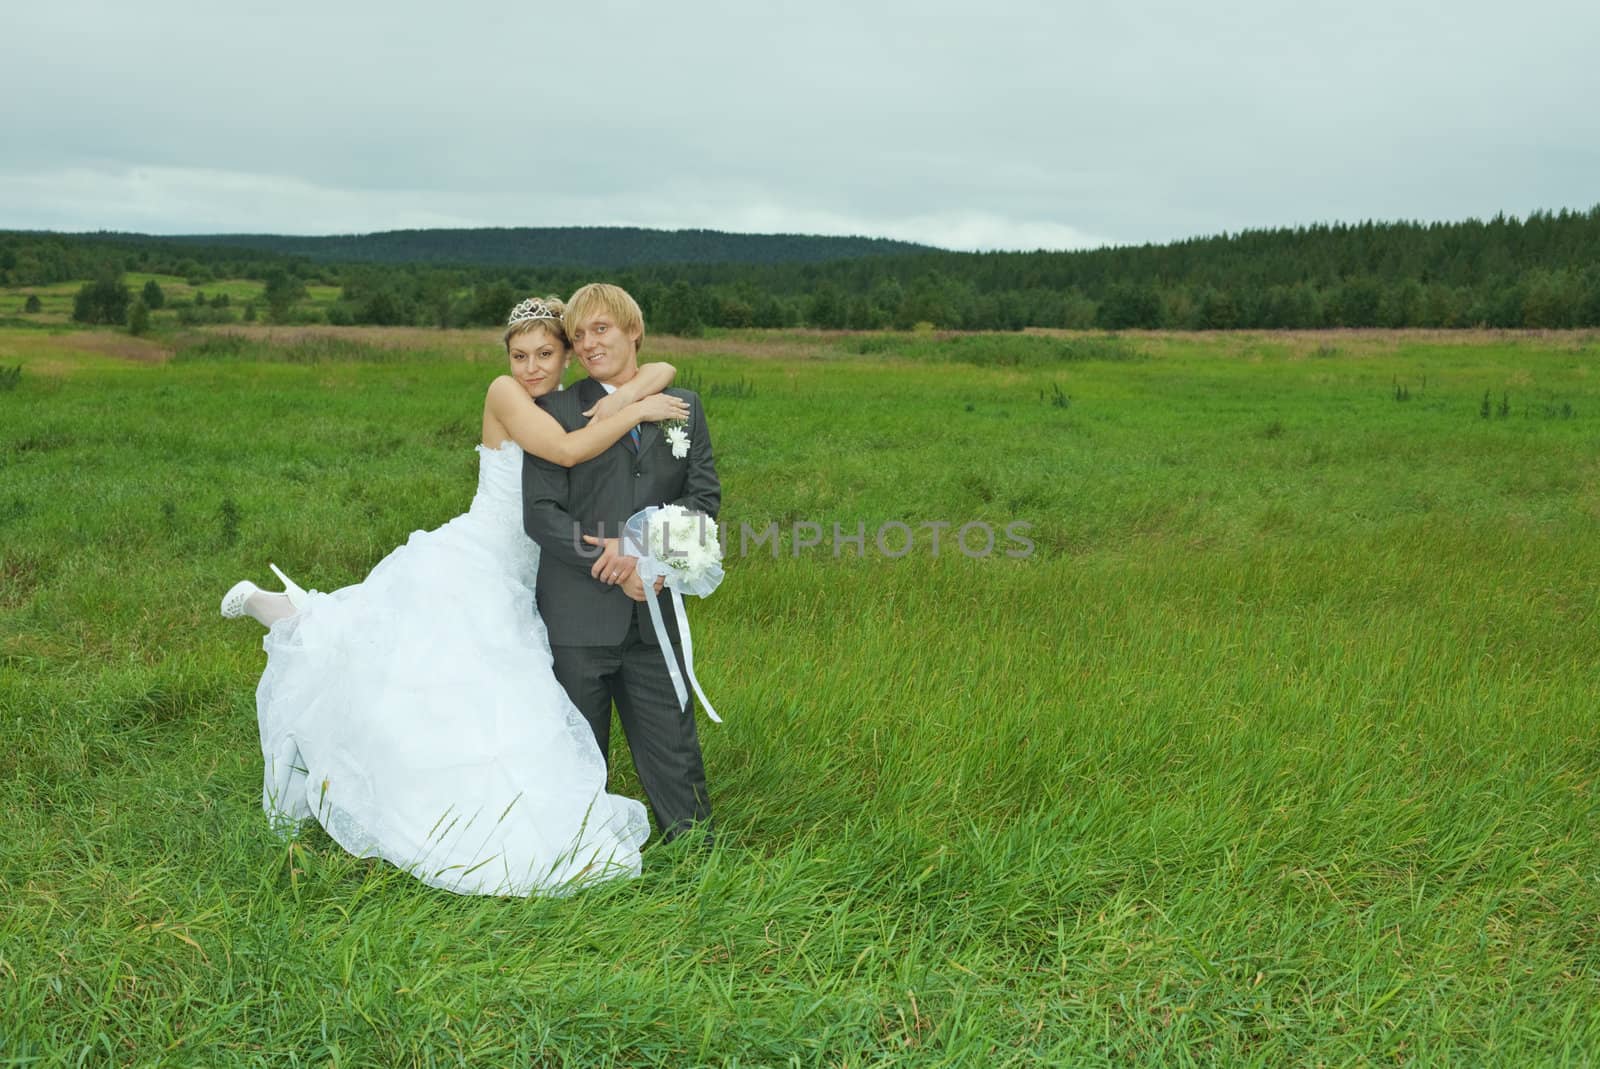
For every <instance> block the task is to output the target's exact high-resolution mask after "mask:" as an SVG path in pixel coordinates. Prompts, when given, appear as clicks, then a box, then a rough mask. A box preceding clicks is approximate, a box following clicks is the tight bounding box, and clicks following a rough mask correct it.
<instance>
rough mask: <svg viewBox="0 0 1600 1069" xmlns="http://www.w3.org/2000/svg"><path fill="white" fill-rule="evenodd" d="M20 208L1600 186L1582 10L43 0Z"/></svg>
mask: <svg viewBox="0 0 1600 1069" xmlns="http://www.w3.org/2000/svg"><path fill="white" fill-rule="evenodd" d="M14 18H17V19H21V20H24V21H25V23H26V25H25V26H24V27H23V32H19V33H16V34H12V35H9V36H8V37H7V39H6V40H5V41H4V42H3V43H0V92H4V93H5V94H6V97H7V99H8V100H11V101H20V102H22V103H21V104H20V106H18V105H15V104H14V105H13V106H12V107H11V108H9V109H8V114H7V116H6V118H5V119H4V120H3V123H4V130H3V133H4V137H3V146H4V147H3V149H0V226H11V227H48V228H57V229H92V228H101V227H105V228H114V229H142V230H151V231H155V232H166V233H176V232H197V231H212V230H234V231H237V230H274V231H283V232H293V233H323V232H350V231H360V230H372V229H387V228H392V227H402V226H427V225H495V226H519V225H530V226H531V225H564V224H636V225H646V226H663V227H677V226H712V227H722V228H725V229H741V230H754V229H760V230H789V231H808V232H827V233H866V234H881V235H885V236H896V237H908V238H913V239H915V240H922V241H930V242H934V243H937V244H944V245H949V246H952V247H1013V248H1014V247H1030V248H1031V247H1038V246H1044V247H1071V246H1076V245H1084V244H1097V243H1100V242H1108V241H1109V242H1117V243H1123V242H1142V241H1162V240H1169V239H1173V238H1178V237H1184V236H1189V235H1193V234H1198V233H1214V232H1217V231H1221V230H1237V229H1241V228H1245V227H1264V226H1275V225H1286V224H1293V223H1299V222H1312V221H1332V220H1356V219H1366V218H1421V219H1449V218H1460V217H1464V216H1468V215H1480V216H1483V215H1489V214H1493V213H1494V212H1496V211H1509V212H1518V213H1520V212H1525V211H1528V210H1531V209H1534V208H1541V207H1543V208H1558V207H1588V206H1590V205H1591V204H1593V203H1595V202H1596V201H1600V192H1597V191H1596V186H1595V184H1594V181H1593V178H1592V176H1593V175H1595V174H1596V173H1600V166H1597V165H1600V150H1597V149H1596V148H1595V147H1594V146H1596V145H1600V122H1597V120H1596V119H1595V118H1594V117H1593V112H1592V107H1591V106H1590V102H1591V101H1592V100H1593V99H1595V98H1596V97H1597V96H1600V77H1597V75H1596V74H1595V73H1594V69H1593V68H1594V66H1595V65H1594V64H1592V63H1590V62H1589V56H1588V55H1587V51H1586V50H1587V49H1588V47H1589V46H1590V44H1591V43H1592V42H1593V40H1595V38H1596V31H1597V30H1600V14H1596V13H1595V10H1594V9H1593V8H1592V7H1591V6H1590V5H1586V4H1580V3H1577V2H1575V0H1564V2H1557V0H1530V2H1528V3H1524V4H1522V5H1519V7H1518V8H1516V9H1515V11H1514V12H1508V11H1507V10H1506V9H1505V8H1504V7H1503V6H1501V5H1490V4H1485V3H1482V2H1481V0H1471V2H1466V3H1458V4H1453V5H1449V6H1444V5H1440V4H1422V3H1415V2H1401V3H1399V4H1388V3H1379V2H1377V0H1357V2H1353V3H1347V4H1344V5H1340V6H1337V7H1334V6H1325V7H1317V8H1309V7H1299V6H1295V5H1283V4H1268V3H1264V2H1260V0H1248V2H1242V3H1239V4H1235V5H1230V6H1228V7H1227V9H1226V10H1215V9H1212V8H1204V7H1199V6H1195V5H1190V4H1178V3H1149V2H1146V3H1131V4H1124V5H1120V6H1117V7H1114V8H1102V7H1100V6H1095V7H1093V8H1090V7H1087V6H1086V7H1084V8H1082V9H1077V8H1075V7H1074V6H1067V5H1060V4H1048V3H1019V2H1015V0H998V2H993V3H989V4H986V5H983V6H981V7H970V6H963V5H956V4H948V3H946V4H933V5H928V4H918V5H911V4H906V3H899V2H896V3H893V4H877V5H871V6H870V7H866V8H860V7H854V6H851V5H847V4H843V3H836V2H832V0H822V2H817V3H808V4H804V5H801V4H779V5H777V6H774V7H766V8H762V9H759V10H757V9H752V8H750V7H747V6H743V5H733V4H723V3H704V2H700V3H687V4H678V5H660V4H631V3H618V2H601V3H590V4H584V5H570V6H568V7H555V6H549V7H543V8H529V7H526V6H520V7H510V6H504V7H503V6H501V5H491V4H485V3H481V2H476V0H470V2H466V3H462V4H459V5H457V6H456V7H454V8H443V7H440V6H437V5H418V4H413V3H410V2H394V3H388V4H382V5H378V4H368V3H360V4H343V5H314V4H306V3H303V2H301V0H285V2H283V3H278V4H274V5H271V6H270V7H269V6H265V5H253V6H252V5H244V6H241V5H237V4H235V5H224V6H223V7H220V8H219V7H216V6H215V5H202V4H199V3H194V2H191V0H178V2H174V3H168V4H163V5H161V10H160V11H159V12H152V11H150V10H148V9H141V8H139V7H138V6H136V5H111V4H98V3H96V4H90V3H83V2H81V0H78V2H67V3H59V4H56V5H51V6H48V7H46V6H44V5H34V6H32V7H29V8H27V9H26V11H25V13H24V14H22V15H20V16H14Z"/></svg>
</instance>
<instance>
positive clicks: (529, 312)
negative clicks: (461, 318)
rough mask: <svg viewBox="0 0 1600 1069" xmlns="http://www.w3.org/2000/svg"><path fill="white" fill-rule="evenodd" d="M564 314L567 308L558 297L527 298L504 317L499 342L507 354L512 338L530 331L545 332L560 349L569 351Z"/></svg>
mask: <svg viewBox="0 0 1600 1069" xmlns="http://www.w3.org/2000/svg"><path fill="white" fill-rule="evenodd" d="M566 313H567V306H566V304H565V303H564V302H563V301H562V300H561V298H560V297H529V298H528V299H527V300H525V301H522V302H520V303H519V304H518V305H517V306H516V307H515V308H513V309H511V314H510V315H509V316H507V317H506V332H505V334H504V336H503V337H502V338H501V339H500V340H501V341H503V342H504V343H505V346H506V350H507V351H508V352H509V351H510V349H511V339H512V338H515V337H517V336H518V335H520V334H526V333H528V332H529V331H530V330H545V331H548V332H549V333H550V337H552V338H554V339H556V340H557V341H559V342H560V343H561V345H562V348H564V349H568V350H570V349H571V348H572V339H571V338H569V337H567V325H566V323H565V321H564V317H565V316H566Z"/></svg>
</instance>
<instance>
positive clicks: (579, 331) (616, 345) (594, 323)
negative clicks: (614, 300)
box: [567, 308, 644, 386]
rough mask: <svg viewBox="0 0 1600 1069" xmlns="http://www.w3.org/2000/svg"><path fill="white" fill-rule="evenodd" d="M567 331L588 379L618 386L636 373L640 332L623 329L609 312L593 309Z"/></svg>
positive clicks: (641, 332) (568, 326) (641, 333)
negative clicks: (591, 312)
mask: <svg viewBox="0 0 1600 1069" xmlns="http://www.w3.org/2000/svg"><path fill="white" fill-rule="evenodd" d="M567 329H568V330H569V331H571V333H572V348H573V351H574V352H576V353H577V354H578V359H579V360H581V361H582V362H583V367H584V370H586V371H588V372H589V377H590V378H592V379H595V380H596V381H598V382H604V383H614V384H616V385H619V386H620V385H621V384H622V383H624V382H627V381H628V380H629V379H631V378H633V375H634V372H636V371H638V370H639V339H640V338H641V337H642V336H643V333H644V332H643V331H642V330H634V331H631V332H630V331H628V330H626V329H624V328H623V327H621V326H619V325H618V323H617V321H616V319H615V318H614V317H613V316H612V315H611V313H610V312H609V311H606V310H605V309H603V308H602V309H597V310H596V311H595V313H594V314H593V315H591V316H588V317H587V318H586V319H584V320H583V321H582V322H578V323H569V324H568V325H567Z"/></svg>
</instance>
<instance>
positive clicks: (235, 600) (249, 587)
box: [222, 561, 306, 620]
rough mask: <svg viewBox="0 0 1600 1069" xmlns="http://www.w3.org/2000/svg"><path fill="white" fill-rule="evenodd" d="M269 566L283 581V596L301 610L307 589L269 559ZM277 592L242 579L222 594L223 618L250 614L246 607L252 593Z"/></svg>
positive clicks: (297, 609) (296, 608) (293, 606)
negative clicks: (263, 588)
mask: <svg viewBox="0 0 1600 1069" xmlns="http://www.w3.org/2000/svg"><path fill="white" fill-rule="evenodd" d="M267 567H268V568H271V569H272V574H273V575H275V576H277V577H278V579H279V580H280V581H281V582H282V583H283V596H284V597H286V598H288V599H289V605H290V606H291V607H292V608H293V609H294V611H295V612H299V611H300V609H301V607H302V606H304V605H305V603H306V592H305V590H304V589H303V588H301V586H300V585H299V584H298V583H296V582H295V581H294V580H293V579H290V578H289V577H288V576H287V575H284V574H283V573H282V572H280V571H279V570H278V566H277V565H276V564H273V563H272V562H270V561H268V562H267ZM275 593H278V592H277V591H275V590H262V589H261V588H260V587H258V586H256V585H255V584H254V583H252V582H251V581H250V580H248V579H241V580H239V581H238V582H237V583H235V584H233V586H231V587H229V588H228V592H227V593H226V594H224V595H222V618H223V619H225V620H237V619H238V618H239V617H241V616H249V615H251V613H250V610H249V609H248V608H246V603H247V602H248V601H249V600H250V595H252V594H275Z"/></svg>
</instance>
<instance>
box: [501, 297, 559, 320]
mask: <svg viewBox="0 0 1600 1069" xmlns="http://www.w3.org/2000/svg"><path fill="white" fill-rule="evenodd" d="M530 319H549V320H553V321H555V322H557V323H559V322H561V316H560V314H559V313H558V312H556V310H555V309H553V308H551V307H550V306H549V305H548V304H545V303H544V302H543V301H541V300H539V299H538V298H536V297H529V298H528V299H527V300H525V301H523V302H522V303H521V304H519V305H517V306H516V307H515V308H513V309H511V316H510V317H509V318H508V319H507V320H506V326H508V327H514V326H516V325H517V324H518V323H526V322H528V321H529V320H530Z"/></svg>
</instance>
